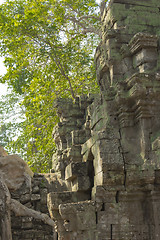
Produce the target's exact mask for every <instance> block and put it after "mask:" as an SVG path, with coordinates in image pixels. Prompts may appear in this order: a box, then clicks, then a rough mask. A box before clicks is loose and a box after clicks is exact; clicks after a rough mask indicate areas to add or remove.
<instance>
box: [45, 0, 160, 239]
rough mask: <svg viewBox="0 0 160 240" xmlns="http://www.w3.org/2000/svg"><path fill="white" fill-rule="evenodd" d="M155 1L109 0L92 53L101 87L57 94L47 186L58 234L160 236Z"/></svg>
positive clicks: (159, 37)
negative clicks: (58, 181) (55, 181)
mask: <svg viewBox="0 0 160 240" xmlns="http://www.w3.org/2000/svg"><path fill="white" fill-rule="evenodd" d="M159 9H160V2H159V1H157V0H147V1H146V0H111V1H110V3H109V5H108V7H107V9H106V11H105V12H104V14H103V16H102V32H103V34H102V41H101V43H100V45H99V46H98V48H97V51H96V54H95V62H96V66H97V80H98V82H99V85H100V89H101V93H100V94H99V95H96V96H88V97H85V96H82V97H80V98H79V99H77V100H76V102H75V103H73V102H72V101H69V102H68V103H67V102H66V103H64V101H63V100H59V101H58V102H57V109H58V112H59V116H60V123H59V124H58V125H57V127H56V128H55V129H54V131H53V135H54V138H55V140H56V144H57V148H58V151H57V154H56V155H54V156H53V168H54V169H55V170H56V171H57V172H60V174H61V178H62V179H64V180H65V181H66V185H67V188H68V191H64V192H56V193H54V192H52V193H50V194H48V206H49V210H50V214H51V216H52V218H53V219H54V220H55V223H56V226H57V229H56V230H57V233H58V239H59V240H63V239H65V240H68V239H72V240H74V239H77V240H81V239H85V240H94V239H95V240H113V239H116V240H122V239H124V240H133V239H135V240H142V239H143V240H144V239H145V240H158V239H160V227H159V225H160V219H159V208H160V199H159V191H160V188H159V186H160V181H159V179H160V177H159V174H160V166H159V162H160V159H159V149H160V121H159V118H160V105H159V102H160V101H159V96H160V63H159V57H160V54H159V52H160V46H159V42H160V32H159V24H160V13H159Z"/></svg>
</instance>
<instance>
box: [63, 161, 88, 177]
mask: <svg viewBox="0 0 160 240" xmlns="http://www.w3.org/2000/svg"><path fill="white" fill-rule="evenodd" d="M87 173H88V164H87V163H86V162H78V163H70V164H69V165H68V166H67V167H66V169H65V179H66V180H68V181H72V180H73V179H75V178H76V177H78V176H79V177H81V176H87Z"/></svg>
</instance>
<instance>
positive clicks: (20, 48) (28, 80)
mask: <svg viewBox="0 0 160 240" xmlns="http://www.w3.org/2000/svg"><path fill="white" fill-rule="evenodd" d="M105 2H106V1H102V2H101V5H100V6H99V5H98V3H97V2H96V1H95V0H80V1H79V0H7V1H6V2H5V3H4V4H2V5H1V6H0V54H1V56H4V57H5V61H4V63H5V66H6V68H7V73H6V74H5V75H4V76H1V78H0V82H1V83H7V84H8V86H10V87H11V88H12V95H16V96H18V95H19V96H20V95H21V96H22V97H21V99H23V100H21V101H20V104H21V107H22V108H23V110H24V112H25V120H24V121H22V123H21V134H19V137H18V138H17V139H16V140H14V139H13V140H12V141H11V143H10V146H11V148H12V150H15V151H16V150H17V149H19V150H20V149H22V150H23V151H24V152H25V154H26V158H27V160H28V162H29V164H30V165H31V166H33V167H34V170H35V171H39V172H40V171H47V168H49V167H50V164H49V162H51V155H52V153H53V151H54V148H55V145H54V142H53V139H52V135H51V133H52V128H53V126H54V125H55V124H56V123H57V121H58V118H57V115H56V109H54V107H53V103H54V101H55V100H56V99H57V98H58V97H69V98H72V99H75V97H76V96H77V95H80V94H86V93H88V92H96V91H98V86H97V83H96V78H95V67H94V64H93V62H94V61H93V58H94V49H95V48H96V46H97V44H98V42H99V39H100V35H101V31H100V8H99V7H101V8H104V5H105ZM7 102H8V101H7ZM13 103H14V101H12V104H13ZM2 108H3V107H2ZM18 124H20V123H18ZM24 149H25V150H24Z"/></svg>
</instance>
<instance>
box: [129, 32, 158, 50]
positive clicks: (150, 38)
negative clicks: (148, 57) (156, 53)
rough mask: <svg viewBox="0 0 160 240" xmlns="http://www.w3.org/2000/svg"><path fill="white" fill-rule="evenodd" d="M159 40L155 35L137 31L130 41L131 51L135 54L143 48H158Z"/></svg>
mask: <svg viewBox="0 0 160 240" xmlns="http://www.w3.org/2000/svg"><path fill="white" fill-rule="evenodd" d="M157 40H158V38H157V36H155V35H150V34H147V33H137V34H136V35H134V37H133V38H132V39H131V41H130V43H129V45H130V51H131V53H132V54H135V53H137V52H138V51H140V50H141V49H143V48H157Z"/></svg>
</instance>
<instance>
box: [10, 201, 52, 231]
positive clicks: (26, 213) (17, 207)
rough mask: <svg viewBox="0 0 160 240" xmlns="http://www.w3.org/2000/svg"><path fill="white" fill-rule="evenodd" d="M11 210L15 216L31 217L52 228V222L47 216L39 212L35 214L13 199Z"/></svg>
mask: <svg viewBox="0 0 160 240" xmlns="http://www.w3.org/2000/svg"><path fill="white" fill-rule="evenodd" d="M11 210H12V211H13V212H14V213H15V215H16V216H18V217H19V216H23V217H33V218H35V219H37V220H41V221H43V222H44V223H45V224H48V225H50V226H51V227H54V226H55V224H54V221H53V220H52V219H51V218H50V217H49V216H48V215H47V214H44V213H41V212H37V211H35V210H33V209H30V208H27V207H25V206H24V205H22V204H21V203H20V202H18V201H16V200H15V199H11Z"/></svg>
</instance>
